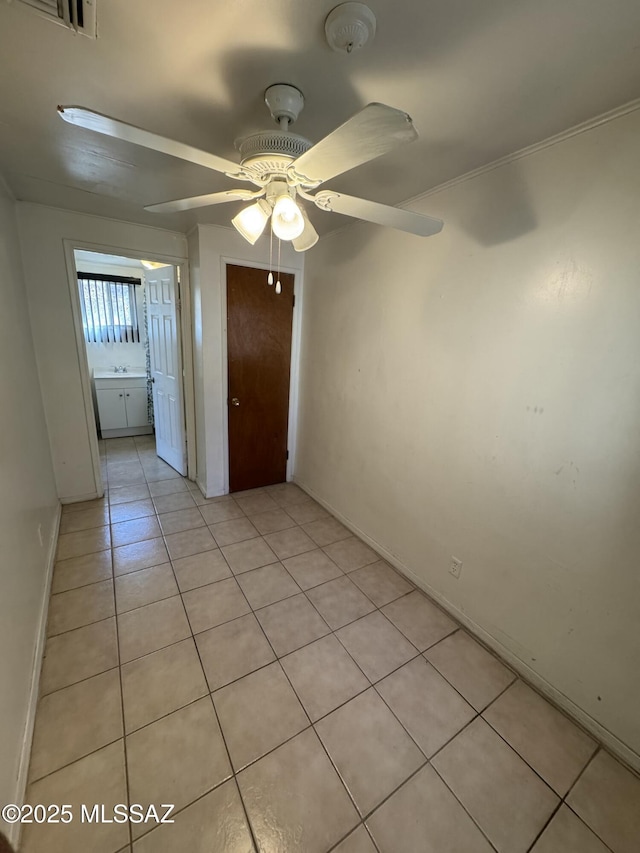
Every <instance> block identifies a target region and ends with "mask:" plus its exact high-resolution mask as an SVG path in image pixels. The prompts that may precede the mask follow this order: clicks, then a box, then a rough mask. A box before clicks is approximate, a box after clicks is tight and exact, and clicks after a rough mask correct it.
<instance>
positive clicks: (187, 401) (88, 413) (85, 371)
mask: <svg viewBox="0 0 640 853" xmlns="http://www.w3.org/2000/svg"><path fill="white" fill-rule="evenodd" d="M62 242H63V248H64V256H65V261H66V266H67V279H68V284H69V296H70V299H71V313H72V315H73V327H74V331H75V339H76V350H77V355H78V365H79V367H80V384H81V390H82V398H83V402H84V411H85V418H86V425H87V436H88V439H89V447H90V450H91V462H92V465H93V474H94V479H95V483H96V493H97V495H98V497H102V495H104V484H103V482H102V469H101V465H100V448H99V446H98V429H97V426H96V418H95V412H94V408H93V395H92V393H91V377H90V376H89V363H88V361H87V350H86V347H85V343H84V335H83V331H82V310H81V308H80V294H79V293H78V277H77V269H76V261H75V256H74V250H76V249H78V250H81V251H87V252H98V253H99V254H102V255H117V256H119V257H122V258H134V259H136V260H147V259H149V260H154V261H164V262H166V263H167V264H168V265H171V266H175V267H177V268H178V269H179V273H180V348H181V350H182V388H183V399H184V417H185V429H186V438H187V477H188V478H189V479H193V478H194V477H195V472H196V470H197V468H196V426H195V391H194V379H193V335H192V332H191V329H192V314H191V288H190V283H189V261H188V259H187V258H185V257H182V256H177V255H166V254H163V253H160V252H152V253H149V252H141V251H138V250H135V249H127V248H123V247H122V246H111V245H109V246H106V245H104V244H103V243H93V242H89V241H86V240H73V239H69V238H65V239H64V240H63V241H62Z"/></svg>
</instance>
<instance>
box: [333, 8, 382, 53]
mask: <svg viewBox="0 0 640 853" xmlns="http://www.w3.org/2000/svg"><path fill="white" fill-rule="evenodd" d="M324 31H325V33H326V36H327V42H328V43H329V46H330V47H331V48H332V49H333V50H335V51H338V52H340V53H352V52H353V51H354V50H360V48H361V47H364V46H365V44H366V43H367V42H369V41H371V39H372V38H373V37H374V35H375V34H376V16H375V15H374V14H373V12H372V11H371V9H369V7H368V6H365V5H364V3H342V4H341V5H340V6H336V7H335V9H332V10H331V12H329V14H328V15H327V20H326V21H325V22H324Z"/></svg>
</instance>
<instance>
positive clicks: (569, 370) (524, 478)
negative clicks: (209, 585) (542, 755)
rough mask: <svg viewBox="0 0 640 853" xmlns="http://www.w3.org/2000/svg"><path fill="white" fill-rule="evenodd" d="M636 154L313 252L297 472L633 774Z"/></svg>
mask: <svg viewBox="0 0 640 853" xmlns="http://www.w3.org/2000/svg"><path fill="white" fill-rule="evenodd" d="M639 152H640V112H633V113H630V114H628V115H626V116H623V117H620V118H617V119H616V120H613V121H610V122H608V123H606V124H604V125H602V126H599V127H595V128H594V129H591V130H589V131H587V132H584V133H582V134H580V135H576V136H573V137H571V138H569V139H566V140H565V141H562V142H558V143H557V144H555V145H553V146H551V147H547V148H545V149H543V150H538V151H537V152H535V153H531V154H529V155H528V156H526V157H524V158H522V159H517V160H515V161H514V162H511V163H509V164H506V165H501V166H500V167H499V168H495V169H493V170H490V171H486V172H485V173H483V174H480V175H477V176H475V177H473V178H472V179H470V180H465V181H462V182H459V183H457V184H455V185H453V186H451V187H449V188H445V189H443V190H442V191H440V192H437V193H435V194H431V195H430V196H429V197H426V198H423V199H422V200H421V201H419V202H416V203H414V205H412V206H413V207H414V209H416V210H418V211H421V212H423V213H428V214H431V215H434V216H438V217H441V218H443V219H444V221H445V228H444V231H443V232H442V234H441V235H439V236H436V237H432V238H430V239H428V240H421V239H419V238H416V237H412V236H409V235H403V234H400V233H398V232H394V231H391V230H385V229H381V228H376V227H373V226H368V225H355V226H354V227H351V228H349V229H347V230H345V231H343V232H342V233H338V234H336V235H333V236H331V237H329V238H326V237H325V238H323V239H321V241H320V243H319V245H318V246H317V247H316V248H315V249H313V250H312V251H311V252H310V253H309V255H308V257H307V267H306V288H307V293H306V297H305V302H306V306H305V315H304V326H303V358H302V374H301V387H302V389H303V390H302V399H301V410H300V434H299V439H298V455H297V459H296V479H297V480H298V481H299V482H300V483H301V484H303V485H304V486H305V487H306V488H308V489H309V490H311V491H312V492H313V493H314V494H316V495H318V496H319V497H320V498H321V499H322V500H324V501H325V502H326V503H327V504H329V505H330V506H331V507H333V508H334V509H336V510H337V511H338V512H339V513H341V514H343V515H344V516H345V517H346V518H347V520H348V521H349V523H350V524H352V525H353V526H354V527H355V528H357V529H359V530H361V531H363V532H364V534H366V535H367V536H369V537H370V538H371V540H373V541H375V542H376V543H377V544H378V545H379V546H380V547H382V548H383V549H385V552H386V553H387V554H388V555H389V556H390V558H391V559H392V560H393V561H394V562H395V563H396V564H397V565H399V566H403V567H404V568H405V570H406V571H408V572H409V573H411V574H412V575H413V576H414V577H415V578H416V579H418V581H419V582H420V583H421V584H422V585H423V587H424V588H426V589H429V590H431V591H432V592H433V594H434V595H435V596H436V597H438V598H439V599H440V600H441V601H443V602H444V603H445V604H446V606H447V607H449V608H450V609H451V610H453V611H454V612H456V613H457V614H458V615H459V616H460V617H461V618H463V619H464V620H466V621H467V623H468V624H470V625H472V626H474V628H475V630H476V631H478V632H479V633H480V634H481V636H483V637H484V638H485V639H487V640H489V641H490V642H491V643H492V645H493V646H494V647H496V648H497V649H499V650H500V651H501V652H502V653H503V654H505V655H507V656H508V657H509V659H510V660H512V661H519V664H518V665H519V668H520V669H521V671H522V672H524V673H525V674H527V675H528V676H529V677H530V678H531V679H532V680H533V681H535V682H536V683H537V684H538V685H540V686H542V687H543V688H544V689H546V690H547V691H548V692H550V693H551V695H552V696H553V697H554V698H555V699H556V700H557V701H559V702H561V703H562V704H563V705H564V706H565V707H568V708H570V709H572V710H573V711H574V712H575V713H577V714H578V715H579V716H580V717H581V719H583V720H584V721H585V722H586V723H587V724H589V725H591V727H592V728H593V730H594V731H597V732H598V733H599V734H600V735H601V736H602V737H605V738H607V740H608V742H610V743H611V744H612V745H613V747H614V748H616V749H617V751H618V752H619V753H620V754H623V755H625V757H626V758H627V759H628V760H630V761H633V762H635V764H636V766H638V762H639V760H638V753H640V713H639V710H638V709H639V708H640V629H639V627H638V626H639V624H640V621H639V619H640V570H639V569H638V566H639V554H640V524H639V523H638V507H639V506H640V441H639V434H640V432H639V430H640V332H639V329H640V278H639V275H640V236H639V230H638V229H639V226H640V156H639ZM407 153H408V156H410V152H407ZM374 190H375V188H374V187H372V195H375V192H374ZM452 555H454V556H455V557H457V558H459V559H460V560H462V561H463V569H462V575H461V577H460V579H459V580H456V579H454V578H453V577H452V576H451V575H450V574H449V573H448V568H449V565H450V560H451V557H452ZM625 745H626V747H628V748H629V749H630V750H633V751H634V752H635V755H634V754H633V753H631V752H629V750H627V749H626V747H625Z"/></svg>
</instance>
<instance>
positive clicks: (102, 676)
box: [22, 437, 640, 853]
mask: <svg viewBox="0 0 640 853" xmlns="http://www.w3.org/2000/svg"><path fill="white" fill-rule="evenodd" d="M102 451H103V454H104V475H105V482H106V483H107V485H108V497H105V499H104V500H97V501H89V502H87V503H85V504H75V505H72V506H66V507H65V508H64V513H63V516H62V525H61V531H60V542H59V549H58V562H57V563H56V567H55V574H54V580H53V594H52V597H51V604H50V610H49V631H48V634H49V636H48V642H47V647H46V656H45V661H44V667H43V672H42V696H41V699H40V705H39V710H38V714H37V719H36V729H35V737H34V744H33V754H32V760H31V770H30V784H29V790H28V798H29V801H30V802H32V803H43V804H45V805H48V804H52V803H57V804H60V805H62V804H70V805H72V806H73V809H74V811H75V818H74V820H73V822H72V823H70V824H68V825H61V824H58V825H51V824H49V825H38V824H30V825H28V826H26V827H25V828H24V832H23V847H22V850H23V851H25V853H42V852H43V851H46V853H58V851H60V853H61V851H65V853H85V851H89V850H90V851H92V852H93V853H120V851H122V853H164V851H167V853H168V851H177V850H180V851H183V850H184V851H189V853H249V851H256V850H259V851H262V853H293V852H294V851H306V853H327V851H336V853H375V851H380V853H485V851H486V853H489V851H498V853H520V851H522V853H525V851H534V853H606V851H610V853H637V851H638V850H640V780H639V779H638V778H637V777H636V776H635V775H633V774H632V773H631V772H629V771H628V770H627V769H625V768H624V767H623V766H622V765H621V764H620V763H619V762H617V761H616V760H615V759H613V758H612V757H611V756H610V755H608V754H607V753H606V752H605V751H604V750H602V749H600V748H599V747H598V745H597V744H596V743H595V742H594V741H593V740H592V739H591V738H590V737H589V736H588V735H586V734H585V733H584V732H583V731H582V730H581V729H579V728H578V727H577V726H576V725H574V724H573V723H572V722H571V721H570V720H569V719H567V718H566V717H565V716H564V715H563V714H561V713H560V712H558V711H557V710H556V709H555V708H553V707H552V706H551V705H549V704H548V703H547V702H546V701H545V700H544V699H542V698H541V697H540V696H539V695H538V694H537V693H535V692H534V691H533V690H531V688H529V687H528V686H527V685H526V684H524V683H523V682H522V681H520V680H519V679H517V678H516V676H515V675H514V674H513V673H512V672H511V671H510V670H509V669H507V668H506V667H505V666H504V665H503V664H502V663H501V662H500V661H498V660H497V659H496V658H494V657H493V656H492V655H491V654H489V653H488V652H487V651H486V650H485V649H484V648H483V647H481V646H480V645H479V644H478V643H476V642H475V641H474V640H473V639H472V638H471V637H470V636H469V635H468V634H466V633H465V632H464V631H463V630H461V629H460V628H459V627H458V625H457V624H456V623H455V622H454V621H453V620H452V619H451V618H450V617H449V616H447V615H446V614H445V613H443V612H442V611H441V610H440V609H439V608H438V607H436V606H435V605H434V604H433V603H432V602H431V601H430V600H429V599H427V598H426V597H425V596H424V595H423V594H422V593H421V592H419V591H418V590H415V589H414V587H413V585H412V584H410V583H409V582H408V581H407V580H406V579H404V578H403V577H401V576H400V575H399V574H397V573H396V572H395V571H394V570H393V569H392V568H391V567H390V566H388V565H387V564H386V563H385V562H384V561H382V560H380V558H379V556H378V554H376V553H375V552H374V551H373V550H371V548H369V547H368V546H367V545H365V544H364V543H362V542H361V541H360V540H358V539H357V538H356V537H354V536H352V535H351V533H350V532H349V530H347V529H346V528H345V527H344V526H343V525H341V524H340V523H339V522H338V521H336V520H335V519H333V518H332V517H330V516H329V514H328V513H327V512H326V511H325V510H324V509H323V508H322V507H320V506H319V505H318V504H317V503H315V502H314V501H312V500H311V499H309V497H308V496H307V495H306V494H305V493H304V492H302V491H301V490H300V489H299V488H297V487H296V486H294V485H291V484H281V485H278V486H271V487H268V488H264V489H258V490H253V491H251V492H247V493H243V494H236V495H234V496H233V497H230V496H226V497H221V498H214V499H211V500H206V499H204V498H203V497H202V495H201V494H200V492H199V491H198V489H197V487H196V486H195V485H194V484H193V483H190V482H188V481H187V480H184V479H183V478H182V477H179V476H178V475H177V474H176V472H175V471H173V469H171V468H170V467H169V466H167V465H165V464H164V463H163V462H161V461H160V460H159V459H158V458H157V457H156V455H155V448H154V445H153V440H152V439H150V438H148V437H144V438H138V439H114V440H110V441H107V442H104V443H102ZM95 803H97V804H104V806H105V808H106V814H107V815H109V813H110V812H111V811H112V809H113V805H114V804H116V803H124V804H128V803H140V804H142V805H143V806H144V807H145V808H146V807H147V806H148V805H149V804H154V805H156V806H157V807H160V806H161V804H163V803H172V804H175V823H173V824H167V825H165V826H159V827H157V828H154V827H155V824H153V823H144V824H126V825H124V824H118V823H101V824H95V823H86V822H85V823H82V822H81V820H80V814H81V813H80V805H81V804H86V805H89V806H93V804H95Z"/></svg>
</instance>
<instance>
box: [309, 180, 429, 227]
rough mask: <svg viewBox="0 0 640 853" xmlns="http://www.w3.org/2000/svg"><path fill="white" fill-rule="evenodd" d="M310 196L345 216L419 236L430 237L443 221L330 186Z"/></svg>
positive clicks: (328, 208)
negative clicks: (337, 191)
mask: <svg viewBox="0 0 640 853" xmlns="http://www.w3.org/2000/svg"><path fill="white" fill-rule="evenodd" d="M309 197H310V196H309ZM305 198H306V196H305ZM313 200H314V202H315V203H316V205H317V206H318V207H319V208H320V209H321V210H330V211H333V212H334V213H344V214H345V215H346V216H353V217H354V218H355V219H364V220H365V221H366V222H375V223H376V224H378V225H386V226H388V227H389V228H397V229H398V230H399V231H407V232H408V233H409V234H417V235H418V236H419V237H430V236H431V235H432V234H437V233H438V232H439V231H442V226H443V225H444V222H443V221H442V220H441V219H434V218H433V217H432V216H423V215H422V214H421V213H413V212H412V211H410V210H402V209H401V208H399V207H390V206H389V205H387V204H378V202H376V201H367V200H366V199H364V198H356V197H355V196H352V195H344V193H336V192H332V191H331V190H322V192H319V193H316V194H315V196H313Z"/></svg>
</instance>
